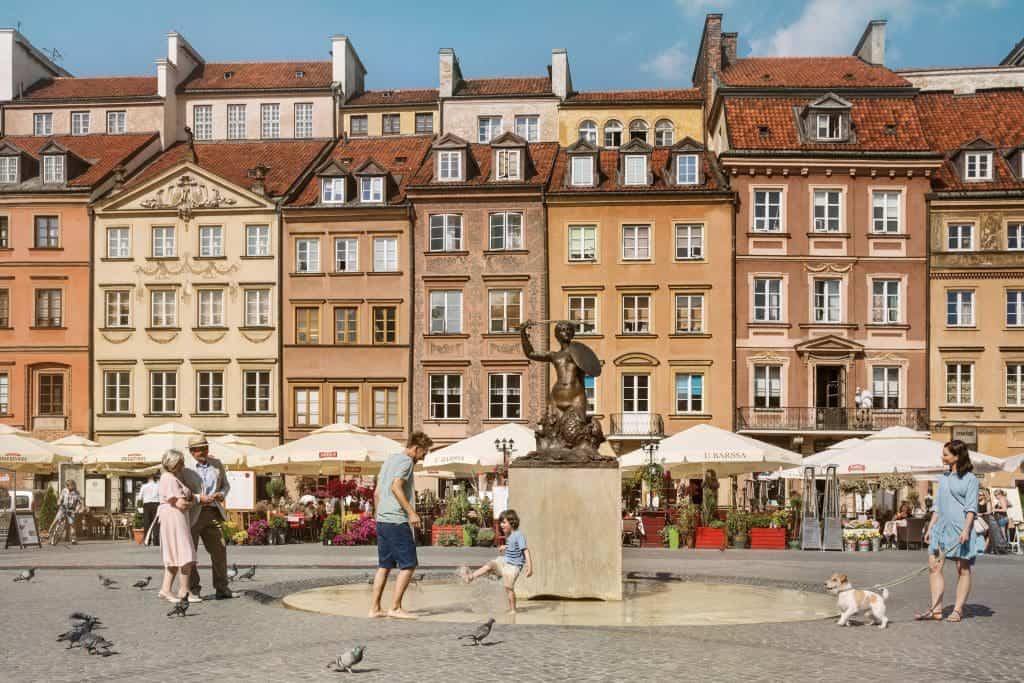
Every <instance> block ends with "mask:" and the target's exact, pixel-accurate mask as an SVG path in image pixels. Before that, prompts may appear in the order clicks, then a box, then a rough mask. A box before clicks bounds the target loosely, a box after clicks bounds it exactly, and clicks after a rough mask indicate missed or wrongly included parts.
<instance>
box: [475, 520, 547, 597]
mask: <svg viewBox="0 0 1024 683" xmlns="http://www.w3.org/2000/svg"><path fill="white" fill-rule="evenodd" d="M498 524H499V526H500V527H501V532H502V533H503V534H505V545H503V546H501V547H500V548H498V552H499V553H502V554H501V555H499V556H498V557H496V558H494V559H493V560H491V561H490V562H488V563H487V564H485V565H484V566H482V567H480V568H479V569H477V570H476V571H475V572H472V573H470V571H469V567H465V566H464V567H459V571H458V574H459V576H460V577H462V580H463V581H465V582H466V583H471V582H472V581H473V580H474V579H479V578H480V577H481V576H485V575H487V574H496V575H497V576H500V577H501V579H502V583H503V584H504V586H505V595H506V597H507V598H508V613H509V614H515V613H516V580H517V579H518V578H519V574H520V573H525V575H526V576H527V577H530V576H533V562H532V561H531V560H530V549H529V548H528V547H527V546H526V536H524V535H523V532H522V531H520V530H519V515H517V514H516V511H515V510H505V511H504V512H502V513H501V515H500V516H499V517H498Z"/></svg>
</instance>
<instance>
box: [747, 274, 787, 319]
mask: <svg viewBox="0 0 1024 683" xmlns="http://www.w3.org/2000/svg"><path fill="white" fill-rule="evenodd" d="M781 320H782V279H781V278H775V277H772V278H767V277H758V278H754V321H755V322H759V323H766V322H779V321H781Z"/></svg>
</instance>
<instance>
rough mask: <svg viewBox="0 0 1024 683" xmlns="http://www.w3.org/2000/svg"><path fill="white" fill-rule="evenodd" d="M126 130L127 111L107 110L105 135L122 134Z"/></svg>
mask: <svg viewBox="0 0 1024 683" xmlns="http://www.w3.org/2000/svg"><path fill="white" fill-rule="evenodd" d="M127 132H128V112H127V111H124V110H119V111H108V112H107V135H123V134H124V133H127Z"/></svg>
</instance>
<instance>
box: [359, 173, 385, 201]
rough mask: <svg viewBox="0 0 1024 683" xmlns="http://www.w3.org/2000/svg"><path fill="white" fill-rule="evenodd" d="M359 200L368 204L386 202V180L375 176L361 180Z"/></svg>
mask: <svg viewBox="0 0 1024 683" xmlns="http://www.w3.org/2000/svg"><path fill="white" fill-rule="evenodd" d="M359 199H360V201H362V202H363V203H367V204H379V203H381V202H383V201H384V178H382V177H381V176H373V177H370V178H360V179H359Z"/></svg>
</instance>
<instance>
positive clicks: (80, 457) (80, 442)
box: [49, 434, 100, 465]
mask: <svg viewBox="0 0 1024 683" xmlns="http://www.w3.org/2000/svg"><path fill="white" fill-rule="evenodd" d="M49 443H50V447H51V448H53V450H55V451H57V452H58V453H60V454H61V455H66V456H68V457H70V458H71V462H72V463H74V464H76V465H81V464H83V463H84V462H85V458H86V456H88V455H89V454H90V453H94V452H95V451H96V449H97V448H99V447H100V445H99V444H98V443H96V442H95V441H90V440H89V439H87V438H85V437H84V436H78V435H77V434H72V435H71V436H65V437H62V438H60V439H57V440H56V441H50V442H49Z"/></svg>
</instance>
